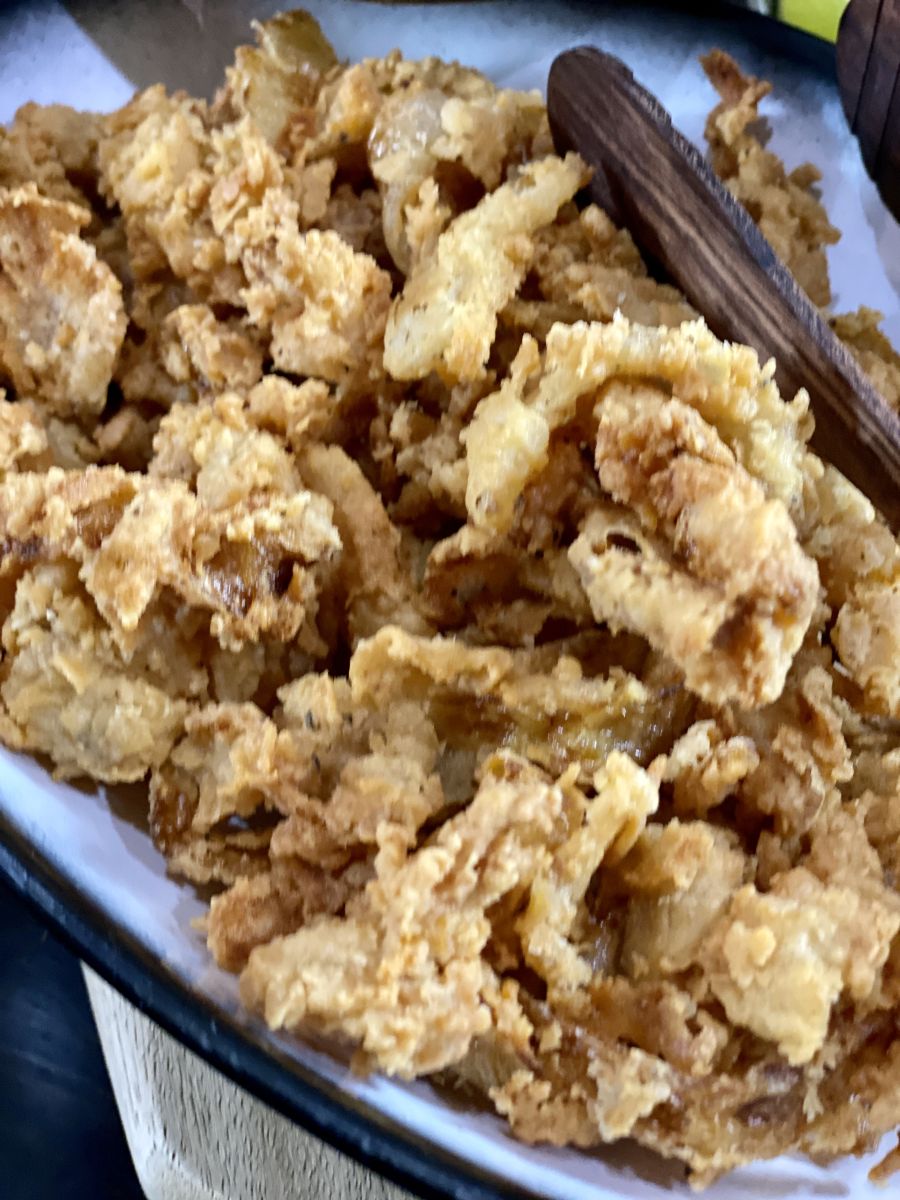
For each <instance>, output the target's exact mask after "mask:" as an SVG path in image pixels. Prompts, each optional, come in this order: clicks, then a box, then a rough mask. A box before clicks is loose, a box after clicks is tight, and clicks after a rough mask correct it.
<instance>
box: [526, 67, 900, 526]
mask: <svg viewBox="0 0 900 1200" xmlns="http://www.w3.org/2000/svg"><path fill="white" fill-rule="evenodd" d="M547 96H548V108H549V113H550V124H551V127H552V130H553V136H554V138H555V140H556V143H557V146H558V147H559V148H560V149H563V150H568V149H574V150H577V151H578V152H579V153H580V154H581V155H582V156H583V158H584V159H585V160H586V161H587V162H588V163H589V164H590V166H592V167H593V168H594V177H593V179H592V181H591V183H590V184H589V186H588V191H589V193H590V195H591V198H592V199H593V200H595V201H596V202H597V203H598V204H600V205H602V206H603V208H605V209H606V211H607V212H608V213H609V214H610V216H611V217H612V218H613V220H614V221H616V222H617V223H618V224H620V225H624V226H626V227H627V228H628V229H629V230H630V231H631V233H632V235H633V237H634V239H635V241H636V243H637V245H638V246H639V247H640V249H641V250H642V251H643V252H644V254H645V255H646V256H647V257H648V258H649V259H650V260H651V264H652V262H654V261H655V263H657V264H659V266H660V267H662V269H663V271H664V272H665V274H666V275H667V276H668V278H669V279H671V280H672V281H673V282H674V283H675V284H677V285H678V287H680V288H681V290H682V291H683V292H684V294H685V295H686V296H687V298H688V300H690V302H691V303H692V304H693V305H694V307H695V308H697V309H698V310H699V311H700V312H702V313H703V314H704V316H705V317H706V319H707V321H708V323H709V326H710V328H711V329H712V330H713V332H714V333H716V334H717V335H718V336H719V337H722V338H725V339H727V340H728V341H732V342H745V343H747V344H748V345H750V346H752V347H753V348H754V349H755V350H756V351H757V353H758V354H759V355H760V357H761V358H763V359H767V358H768V357H769V356H772V355H774V357H775V359H776V361H777V364H778V369H777V375H776V378H777V380H778V384H779V386H780V388H781V390H782V393H783V394H784V395H786V396H791V395H793V394H794V392H796V391H797V389H798V388H801V387H805V388H806V389H807V391H808V392H809V394H810V399H811V401H812V409H813V413H814V414H815V417H816V432H815V434H814V437H813V446H814V447H815V448H816V450H817V451H818V452H819V453H820V454H822V456H823V457H824V458H826V459H828V460H829V461H830V462H832V463H833V464H834V465H835V466H836V467H837V468H838V469H839V470H840V471H842V472H843V473H844V474H845V475H846V476H847V478H848V479H850V480H851V481H852V482H853V483H855V484H856V485H857V487H859V488H861V489H862V491H864V492H865V493H866V495H868V496H869V497H870V498H871V500H872V501H873V502H874V503H875V504H876V505H877V507H878V508H879V509H880V510H881V512H882V513H883V514H884V516H885V518H886V520H887V521H888V523H889V524H890V525H891V527H892V529H894V530H895V531H897V530H898V528H900V420H898V418H897V414H896V413H894V412H893V411H892V410H891V409H890V408H889V407H888V405H887V403H886V402H885V401H884V400H883V398H882V397H881V396H880V395H879V393H878V392H877V391H876V390H875V388H874V387H873V386H872V384H871V383H870V382H869V380H868V379H867V378H866V376H865V375H864V374H863V372H862V371H861V370H860V368H859V366H858V365H857V363H856V361H855V360H854V359H853V357H852V356H851V355H850V353H849V352H848V351H847V349H846V348H845V347H844V346H842V345H841V343H840V342H839V341H838V340H837V338H836V337H835V336H834V334H833V333H832V332H831V330H830V329H829V328H828V326H827V325H826V324H825V322H824V321H823V320H822V319H821V317H820V316H819V314H818V312H817V311H816V309H815V307H814V306H813V305H812V303H811V302H810V300H809V298H808V297H807V296H806V294H805V293H804V292H803V291H802V290H801V289H800V288H799V287H798V285H797V283H796V281H795V280H794V278H793V276H792V275H791V274H790V272H789V271H788V270H787V269H786V267H784V265H783V264H782V263H781V262H780V261H779V259H778V258H777V257H776V255H775V252H774V251H773V250H772V247H771V246H770V245H769V243H768V242H767V241H766V240H765V238H764V237H763V236H762V234H761V233H760V232H759V230H758V229H757V228H756V226H755V225H754V224H753V221H752V220H751V218H750V216H749V214H748V213H747V211H746V210H745V209H744V208H743V207H742V206H741V205H740V204H739V203H738V202H737V201H736V200H735V199H734V197H733V196H732V195H731V194H730V193H729V192H728V191H727V190H726V189H725V188H724V187H723V186H722V184H721V183H720V182H719V180H718V179H716V177H715V176H714V174H713V173H712V170H711V169H710V167H709V166H708V164H707V163H706V161H705V159H704V158H703V156H702V155H701V154H700V152H699V151H698V150H697V148H696V147H695V146H693V145H692V144H691V143H690V142H689V141H687V139H686V138H684V137H682V136H681V134H680V133H678V131H677V130H676V129H675V128H674V127H673V125H672V120H671V118H670V117H669V114H668V113H667V112H666V111H665V109H664V108H662V106H661V105H660V104H659V102H658V101H657V100H656V99H655V97H654V96H652V95H651V94H650V93H649V92H648V91H647V90H646V89H645V88H643V87H641V86H640V84H638V83H637V82H635V79H634V76H633V75H632V74H631V72H630V71H629V70H628V68H627V67H626V66H625V64H624V63H622V62H620V61H619V60H618V59H616V58H613V57H612V56H611V55H608V54H603V53H601V52H600V51H599V50H595V49H593V48H591V47H587V46H584V47H579V48H578V49H575V50H568V51H566V53H564V54H561V55H560V56H559V57H558V58H557V59H556V61H555V62H554V63H553V66H552V67H551V69H550V79H549V83H548V88H547Z"/></svg>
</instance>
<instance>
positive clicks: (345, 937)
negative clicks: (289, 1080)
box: [241, 755, 563, 1077]
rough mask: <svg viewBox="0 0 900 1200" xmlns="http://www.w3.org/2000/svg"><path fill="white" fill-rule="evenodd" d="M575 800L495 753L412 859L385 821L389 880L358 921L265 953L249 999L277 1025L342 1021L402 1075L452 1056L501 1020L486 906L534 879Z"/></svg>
mask: <svg viewBox="0 0 900 1200" xmlns="http://www.w3.org/2000/svg"><path fill="white" fill-rule="evenodd" d="M562 806H563V790H562V788H561V787H559V786H557V785H554V784H552V783H550V782H549V781H547V780H545V779H544V778H543V777H542V776H541V774H540V773H539V772H537V771H535V770H534V769H533V768H529V767H528V766H527V764H525V763H523V762H521V761H520V760H519V759H517V758H515V757H513V756H511V755H498V756H496V757H495V758H493V759H491V760H489V761H488V762H487V763H486V764H485V768H484V775H483V778H482V782H481V784H480V786H479V789H478V791H477V792H476V794H475V796H474V797H473V799H472V801H471V803H470V804H469V806H468V807H467V808H466V810H465V811H464V812H463V813H461V814H460V815H459V816H458V817H453V818H451V819H450V820H449V821H447V822H446V823H445V824H444V825H443V826H442V827H441V829H440V831H439V832H438V834H437V836H436V838H435V840H434V842H433V843H432V844H429V845H426V846H423V847H422V849H420V850H418V851H417V852H416V853H415V854H412V855H407V854H406V852H405V849H404V847H403V845H402V842H401V843H400V844H399V845H398V844H397V838H396V836H395V835H393V834H392V831H391V830H390V828H389V826H387V827H385V828H384V831H383V835H382V836H383V845H382V847H381V850H380V852H379V855H378V858H377V860H376V865H375V871H376V875H375V879H374V880H373V881H372V882H371V883H370V884H368V885H367V887H366V889H365V891H364V892H363V893H362V895H361V896H360V898H359V900H358V901H357V902H355V903H354V904H352V905H351V906H350V911H349V912H348V916H347V917H346V918H345V919H344V920H342V921H335V920H328V919H325V920H320V921H313V922H312V923H311V924H310V925H309V926H308V927H307V928H305V929H302V930H300V931H299V932H297V933H295V934H292V935H290V936H289V937H287V938H283V939H275V940H273V941H272V942H271V943H269V944H268V945H267V946H260V947H258V948H257V949H256V950H254V951H253V952H252V954H251V955H250V959H249V961H248V963H247V966H246V967H245V969H244V972H243V974H242V976H241V994H242V996H243V998H244V1000H245V1002H247V1003H248V1004H251V1005H252V1006H254V1007H259V1008H260V1009H262V1011H263V1012H264V1013H265V1016H266V1020H267V1021H268V1022H269V1024H270V1025H271V1026H272V1027H273V1028H285V1027H286V1028H292V1027H294V1026H296V1025H297V1024H298V1023H299V1022H300V1021H303V1020H306V1021H312V1022H313V1023H315V1024H316V1025H318V1026H319V1027H321V1028H323V1029H325V1030H341V1031H342V1032H344V1033H346V1034H348V1035H350V1036H351V1037H353V1038H354V1039H355V1040H358V1042H359V1044H360V1048H361V1052H362V1053H363V1054H365V1055H366V1056H368V1057H371V1058H372V1059H374V1060H375V1061H376V1062H377V1063H378V1064H379V1065H380V1066H381V1068H382V1069H383V1070H386V1071H387V1072H389V1073H390V1074H394V1075H401V1076H406V1077H408V1076H411V1075H414V1074H419V1073H421V1072H422V1071H436V1070H439V1069H440V1068H441V1067H444V1066H446V1065H448V1064H449V1063H452V1062H453V1061H455V1060H456V1059H457V1058H459V1057H461V1056H462V1055H463V1054H464V1053H465V1052H466V1050H467V1049H468V1047H469V1045H470V1044H471V1041H472V1039H473V1038H474V1037H476V1036H478V1035H479V1034H482V1033H485V1032H486V1031H487V1029H488V1028H489V1027H490V1022H491V1016H490V1009H489V1007H488V1005H487V1004H486V1003H485V999H484V996H483V991H484V990H485V989H486V988H488V987H489V986H490V984H491V983H492V972H491V971H490V968H489V967H487V965H486V964H485V963H484V962H483V961H482V958H481V950H482V948H483V947H484V944H485V943H486V941H487V939H488V936H489V933H490V922H489V920H488V918H487V916H486V911H487V910H488V909H489V908H490V907H491V906H492V905H493V904H496V903H497V902H498V901H499V900H500V899H501V898H502V897H503V896H505V895H506V894H507V893H508V892H509V891H510V890H511V889H512V888H514V887H517V886H523V885H525V886H527V885H528V884H529V883H530V882H531V880H532V879H533V878H534V875H535V873H536V871H537V870H538V868H539V866H540V864H541V862H542V861H543V860H544V858H545V857H546V855H547V850H546V849H545V843H546V842H547V841H548V840H552V838H553V837H554V834H556V836H558V832H557V830H558V823H559V820H560V816H561V812H562ZM398 1001H399V1003H398Z"/></svg>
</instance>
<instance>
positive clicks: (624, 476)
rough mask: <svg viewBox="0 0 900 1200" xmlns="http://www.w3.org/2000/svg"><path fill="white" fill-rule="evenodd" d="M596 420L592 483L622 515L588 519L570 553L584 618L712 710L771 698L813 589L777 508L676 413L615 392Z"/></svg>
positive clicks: (687, 417)
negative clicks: (623, 636) (619, 637)
mask: <svg viewBox="0 0 900 1200" xmlns="http://www.w3.org/2000/svg"><path fill="white" fill-rule="evenodd" d="M598 411H599V418H600V419H599V426H598V435H597V472H598V475H599V477H600V482H601V484H602V485H603V486H604V488H605V489H606V491H607V492H609V494H610V495H611V496H612V498H613V499H614V500H615V501H617V502H618V503H620V504H623V505H627V506H628V508H627V509H626V510H623V509H611V508H607V509H599V510H597V511H596V512H595V513H594V514H592V515H591V516H590V517H588V519H587V521H586V523H585V525H584V528H583V530H582V532H581V534H580V536H579V537H578V539H577V540H576V541H575V542H574V543H573V545H572V547H571V549H570V551H569V557H570V558H571V560H572V563H573V564H574V566H575V568H576V569H577V570H578V572H579V575H580V578H581V582H582V586H583V587H584V589H585V591H586V592H587V594H588V597H589V599H590V601H591V607H592V609H593V611H594V616H595V617H596V618H597V620H598V621H600V620H604V621H608V622H610V623H611V624H612V626H613V628H619V627H625V628H628V629H633V630H635V631H636V632H638V633H641V634H642V635H643V636H645V637H646V638H647V639H648V641H649V642H650V643H651V645H653V646H655V647H656V648H657V649H659V650H661V651H663V652H665V653H666V654H668V655H669V657H671V658H672V659H673V661H674V662H676V663H677V664H678V666H679V667H680V668H681V669H682V670H683V671H684V674H685V681H686V683H687V686H688V687H689V688H691V689H692V690H693V691H696V692H697V693H698V694H699V695H700V696H702V697H703V699H705V700H707V701H709V702H711V703H715V704H722V703H725V702H727V701H729V700H735V701H737V702H738V703H739V704H740V705H742V706H743V707H746V708H756V707H758V706H759V705H761V704H765V703H768V702H770V701H772V700H775V699H777V697H778V696H779V695H780V693H781V690H782V688H783V686H784V681H785V678H786V677H787V672H788V669H789V668H790V665H791V662H792V660H793V656H794V654H795V653H796V652H797V650H798V649H799V648H800V645H801V643H802V641H803V638H804V635H805V633H806V630H807V627H808V625H809V622H810V620H811V618H812V614H813V609H814V607H815V603H816V598H817V591H818V582H819V580H818V572H817V571H816V567H815V563H814V562H813V561H812V560H811V559H809V558H808V557H807V556H806V555H804V553H803V551H802V550H801V548H800V546H799V545H798V542H797V535H796V530H795V529H794V526H793V524H792V522H791V520H790V517H789V516H788V513H787V511H786V509H785V508H784V505H783V504H782V503H781V501H780V500H767V499H766V498H765V492H764V491H763V489H762V487H761V486H760V485H759V483H757V481H756V480H755V479H753V478H752V477H751V476H750V475H749V474H748V473H747V472H746V471H744V470H743V468H742V467H740V466H739V465H738V464H737V463H736V462H735V459H734V456H733V455H732V453H731V451H730V450H729V449H728V448H727V446H726V445H725V444H724V442H723V441H722V440H721V438H720V437H719V435H718V434H717V433H716V431H715V429H714V428H713V427H712V426H711V425H708V424H707V423H706V422H705V421H704V420H703V419H702V418H701V417H700V416H699V415H698V414H697V412H696V410H694V409H693V408H690V407H688V406H687V405H686V404H682V403H681V402H679V401H678V400H669V399H667V398H666V397H665V394H664V393H661V392H656V391H653V390H650V389H647V388H634V387H631V388H628V387H623V386H622V385H613V386H611V387H610V388H609V389H608V390H607V391H606V393H605V394H604V397H603V399H602V400H601V401H600V404H599V409H598ZM726 531H727V532H726ZM676 597H677V600H676V601H675V602H674V603H673V600H674V599H675V598H676Z"/></svg>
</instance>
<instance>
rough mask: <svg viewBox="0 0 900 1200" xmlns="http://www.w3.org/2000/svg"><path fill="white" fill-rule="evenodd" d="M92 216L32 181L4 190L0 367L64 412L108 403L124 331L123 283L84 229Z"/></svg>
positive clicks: (22, 389)
mask: <svg viewBox="0 0 900 1200" xmlns="http://www.w3.org/2000/svg"><path fill="white" fill-rule="evenodd" d="M89 221H90V214H89V213H88V212H86V211H85V210H84V209H82V208H79V207H78V206H77V205H74V204H70V203H66V202H64V201H59V200H49V199H46V198H45V197H43V196H41V195H39V193H38V191H37V189H36V188H35V187H34V186H33V185H32V184H26V185H25V186H23V187H21V188H18V189H15V190H13V191H10V190H8V189H2V190H0V368H2V370H3V372H4V374H5V375H7V376H8V377H9V379H10V380H11V381H12V383H13V385H14V386H15V388H16V390H17V391H18V392H19V393H20V394H22V395H25V396H33V397H34V398H35V400H37V401H39V402H40V403H41V404H42V405H44V406H46V409H47V411H48V412H50V413H54V414H56V415H57V416H61V417H78V416H82V415H84V416H89V415H91V414H94V415H95V414H97V413H98V412H99V411H100V410H101V409H102V408H103V405H104V404H105V403H106V389H107V387H108V385H109V382H110V379H111V378H112V373H113V366H114V364H115V360H116V355H117V354H118V352H119V347H120V346H121V344H122V338H123V336H124V334H125V312H124V309H123V307H122V288H121V285H120V284H119V281H118V280H117V279H116V277H115V276H114V275H113V273H112V271H111V270H110V269H109V267H108V266H107V265H106V264H105V263H104V262H101V261H100V260H99V259H98V258H97V252H96V251H95V249H94V247H93V246H92V245H91V244H90V243H89V242H86V241H85V240H84V239H83V238H82V237H81V236H80V231H81V229H82V228H83V227H84V226H85V225H87V224H88V222H89Z"/></svg>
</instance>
